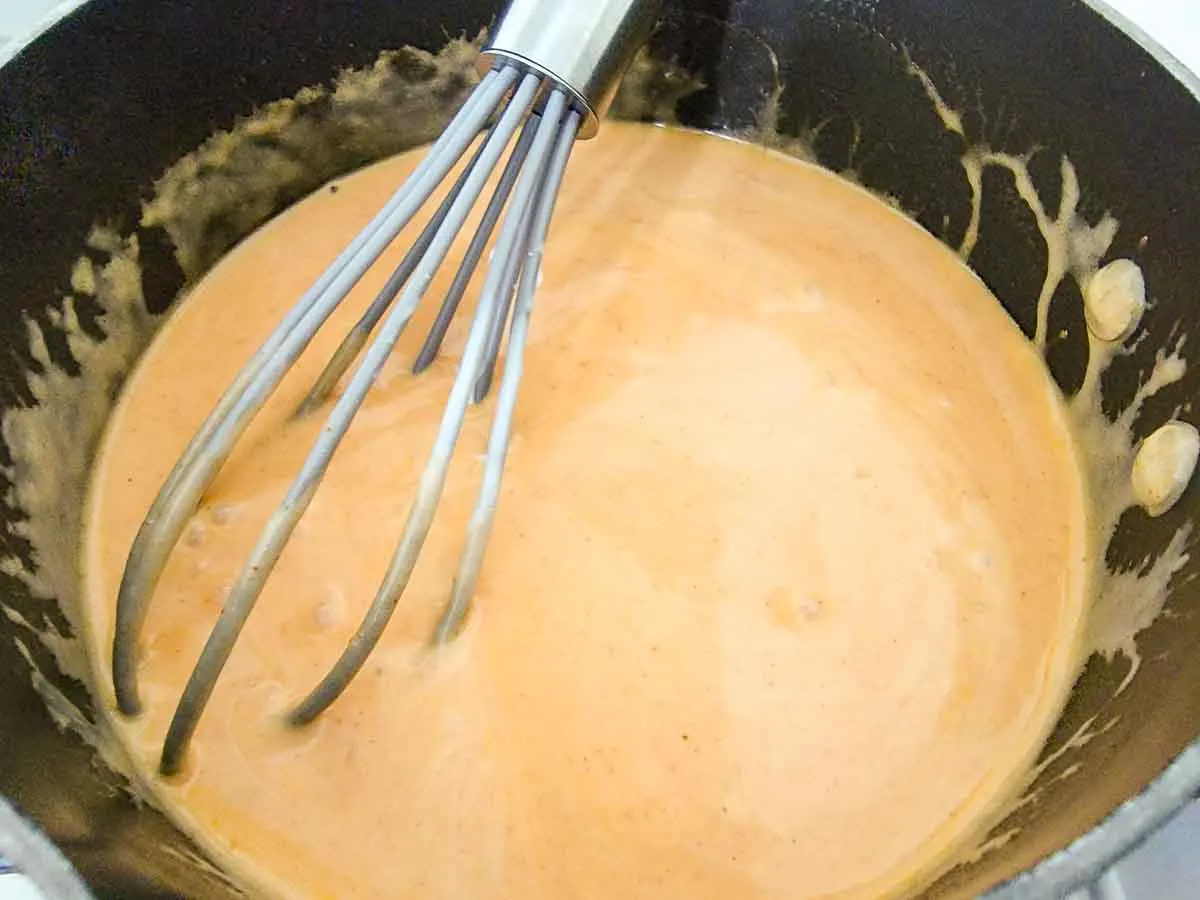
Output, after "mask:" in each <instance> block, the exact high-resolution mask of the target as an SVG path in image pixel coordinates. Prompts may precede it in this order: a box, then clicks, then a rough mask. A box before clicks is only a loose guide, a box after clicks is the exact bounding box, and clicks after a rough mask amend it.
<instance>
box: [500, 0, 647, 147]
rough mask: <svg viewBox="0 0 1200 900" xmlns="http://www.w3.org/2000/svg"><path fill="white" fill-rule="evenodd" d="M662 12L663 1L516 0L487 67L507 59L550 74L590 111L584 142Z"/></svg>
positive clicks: (582, 131)
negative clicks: (496, 61)
mask: <svg viewBox="0 0 1200 900" xmlns="http://www.w3.org/2000/svg"><path fill="white" fill-rule="evenodd" d="M661 10H662V0H512V2H511V3H509V5H508V9H507V10H506V11H505V13H504V16H503V18H502V19H501V21H500V24H499V26H498V27H497V28H496V33H495V36H494V37H493V38H492V40H491V41H490V42H489V44H488V45H487V47H485V48H484V51H483V60H484V65H486V66H488V67H490V66H491V65H492V64H493V63H494V61H495V60H496V59H497V58H502V59H507V60H510V61H513V62H515V63H517V64H518V65H520V66H522V67H524V68H528V69H532V70H533V71H536V72H540V73H541V74H543V75H548V76H550V77H551V78H553V79H554V80H555V81H557V82H558V83H559V84H561V85H562V86H563V87H564V88H566V89H567V90H568V91H570V92H571V93H572V94H574V96H575V99H576V101H577V102H578V103H579V105H580V106H581V107H582V109H583V111H584V112H585V113H586V117H585V119H584V122H583V127H582V128H581V129H580V133H579V136H580V138H583V139H587V138H590V137H594V136H595V135H596V133H597V132H598V131H599V130H600V119H602V118H603V117H604V115H605V113H607V112H608V108H609V106H610V105H611V104H612V101H613V98H614V97H615V96H616V92H617V87H618V85H619V84H620V81H621V76H622V75H624V74H625V69H626V68H628V66H629V63H630V62H631V61H632V59H633V57H634V55H635V54H636V53H637V51H638V49H639V48H640V47H641V46H642V45H643V44H644V43H645V42H646V40H647V39H648V38H649V36H650V32H651V31H652V30H653V28H654V25H655V23H656V22H657V20H658V15H659V13H660V11H661Z"/></svg>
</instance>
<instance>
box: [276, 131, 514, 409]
mask: <svg viewBox="0 0 1200 900" xmlns="http://www.w3.org/2000/svg"><path fill="white" fill-rule="evenodd" d="M494 130H495V126H493V127H492V128H490V129H488V131H487V134H486V135H485V137H484V138H483V140H481V141H480V142H479V146H478V147H477V148H476V150H475V155H474V156H473V157H472V158H471V161H470V162H469V163H467V165H466V166H465V167H464V168H463V171H462V173H461V174H460V175H459V176H458V179H457V180H456V181H455V182H454V186H453V187H452V188H451V189H450V191H449V193H447V195H446V197H445V198H444V199H443V200H442V203H441V205H440V206H439V207H438V209H437V212H435V213H434V214H433V217H432V218H431V219H430V220H429V222H428V223H426V225H425V227H424V228H423V229H422V230H421V234H420V236H419V237H418V238H417V239H416V241H414V242H413V245H412V247H410V248H409V250H408V252H407V253H405V254H404V259H403V260H401V262H400V264H399V265H398V266H396V268H395V270H394V271H393V272H392V274H391V275H390V276H389V277H388V280H387V281H386V282H385V283H384V285H383V287H382V288H380V290H379V293H378V294H377V295H376V296H375V299H374V300H372V301H371V305H370V306H369V307H367V310H366V311H365V312H364V313H363V314H362V316H361V317H360V318H359V320H358V321H357V322H355V323H354V327H353V328H351V329H350V331H349V332H348V333H347V334H346V337H345V338H343V339H342V342H341V344H339V345H338V348H337V350H336V351H335V352H334V354H333V356H332V357H330V360H329V362H328V364H326V366H325V368H324V369H323V370H322V371H321V374H320V376H318V378H317V380H316V381H315V382H313V386H312V387H311V388H310V389H309V392H308V394H307V395H306V396H305V398H304V400H303V401H302V402H301V403H300V405H299V406H298V407H297V409H296V413H295V415H296V418H303V417H304V416H306V415H308V414H309V413H310V412H312V411H313V410H315V409H317V408H319V407H320V406H322V405H323V404H324V403H325V401H326V400H328V399H329V397H330V396H331V395H332V394H333V391H334V389H335V388H336V387H337V385H338V382H339V381H341V379H342V376H343V375H345V374H346V370H347V369H349V368H350V366H351V365H352V364H353V363H354V360H356V359H357V358H358V355H359V354H360V353H361V352H362V349H363V347H365V346H366V343H367V340H368V339H369V338H370V337H371V333H372V332H373V331H374V330H375V326H376V325H378V324H379V320H380V319H382V318H383V314H384V313H385V312H387V310H388V307H390V306H391V304H392V301H394V300H395V299H396V297H397V296H398V295H399V294H400V291H401V289H403V287H404V285H405V284H407V283H408V279H409V278H410V277H411V276H412V274H413V272H415V271H416V269H417V266H418V265H419V264H420V262H421V259H422V257H424V255H425V254H426V253H427V252H428V251H429V246H430V244H432V243H433V239H434V237H435V236H436V235H437V232H438V229H440V228H441V227H442V223H443V222H445V221H446V216H447V215H448V214H449V213H450V209H451V207H452V206H453V205H454V202H455V201H456V200H457V199H458V197H459V195H460V194H462V190H463V187H464V186H465V185H466V183H467V180H468V179H469V178H470V176H471V172H472V171H474V169H475V167H476V166H477V165H478V164H479V159H480V157H481V156H482V155H483V152H484V150H485V149H486V148H487V141H488V139H489V138H490V137H491V135H492V133H493V131H494Z"/></svg>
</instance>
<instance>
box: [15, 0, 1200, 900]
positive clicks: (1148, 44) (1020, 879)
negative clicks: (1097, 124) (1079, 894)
mask: <svg viewBox="0 0 1200 900" xmlns="http://www.w3.org/2000/svg"><path fill="white" fill-rule="evenodd" d="M88 2H90V0H62V2H60V3H59V4H58V5H56V6H55V7H54V8H53V9H52V10H51V11H50V12H49V13H48V14H47V15H46V16H44V17H43V18H42V19H41V20H40V21H38V22H37V23H36V24H35V25H34V26H33V27H32V28H31V29H29V30H28V31H27V32H26V33H25V34H24V35H23V36H21V37H18V38H16V39H15V40H12V41H10V42H9V43H8V44H7V45H6V46H5V47H3V48H0V68H2V67H3V66H4V65H5V64H7V63H9V62H10V61H12V60H13V59H14V58H16V57H17V56H18V55H19V54H20V53H21V51H22V50H23V49H24V48H25V47H27V46H29V45H30V44H31V43H33V42H34V41H35V40H37V39H38V38H39V37H40V36H41V35H42V34H44V33H45V32H46V31H48V30H49V29H51V28H52V27H53V26H54V25H55V24H56V23H58V22H59V21H60V20H62V19H63V18H65V17H66V16H68V15H70V14H71V13H72V12H74V11H75V10H77V9H79V8H80V7H81V6H83V5H84V4H85V3H88ZM1080 2H1082V3H1083V4H1084V5H1085V6H1087V7H1089V8H1091V9H1092V10H1093V11H1094V12H1096V13H1097V14H1098V15H1100V16H1101V17H1103V18H1104V19H1106V20H1107V21H1108V22H1109V23H1110V24H1111V25H1112V26H1113V27H1115V28H1116V29H1117V30H1119V31H1120V32H1122V33H1123V34H1124V35H1125V36H1126V37H1128V38H1129V39H1130V40H1131V41H1133V42H1134V43H1136V44H1137V45H1139V46H1140V47H1141V48H1142V49H1143V50H1144V51H1145V52H1146V53H1148V54H1149V55H1150V56H1151V57H1152V58H1153V59H1154V60H1155V62H1157V63H1158V64H1159V65H1160V66H1161V67H1162V68H1163V69H1165V70H1166V71H1167V72H1168V73H1169V74H1170V75H1171V76H1172V77H1174V78H1175V79H1176V80H1177V81H1178V82H1179V83H1180V84H1182V85H1183V87H1184V88H1186V89H1187V90H1188V91H1189V92H1190V93H1191V94H1192V96H1193V97H1195V98H1196V101H1197V103H1200V76H1198V75H1197V74H1196V73H1194V72H1192V71H1191V70H1190V69H1188V68H1187V66H1185V65H1184V64H1183V63H1182V62H1180V61H1179V60H1178V59H1177V58H1176V57H1175V56H1173V55H1172V54H1171V53H1170V52H1168V51H1167V50H1166V48H1164V47H1163V46H1162V45H1161V44H1159V43H1158V42H1157V41H1156V40H1154V39H1153V38H1152V37H1150V35H1148V34H1147V33H1146V32H1145V31H1144V30H1143V29H1141V28H1140V27H1138V26H1137V25H1136V24H1135V23H1133V22H1132V21H1130V20H1129V19H1128V18H1127V17H1125V16H1124V15H1122V14H1121V13H1119V12H1118V11H1117V10H1115V9H1113V8H1112V7H1111V6H1109V5H1108V4H1107V3H1105V2H1104V0H1080ZM1198 793H1200V736H1198V737H1197V739H1196V740H1195V741H1194V742H1193V743H1192V744H1190V745H1189V746H1188V747H1186V748H1185V749H1184V750H1183V752H1181V753H1180V754H1179V755H1178V756H1177V757H1176V758H1175V759H1174V760H1173V761H1172V762H1171V763H1170V765H1168V766H1167V767H1166V768H1165V769H1164V770H1163V771H1162V772H1161V773H1160V774H1159V775H1158V776H1157V777H1156V778H1155V779H1154V780H1153V781H1151V782H1150V783H1149V784H1147V785H1146V787H1145V788H1143V789H1142V790H1141V791H1140V792H1139V793H1138V794H1137V795H1135V796H1134V797H1132V798H1130V799H1129V800H1127V801H1126V802H1125V803H1123V804H1122V805H1121V806H1119V807H1118V808H1117V809H1116V810H1114V811H1113V812H1112V813H1110V814H1109V815H1108V816H1107V817H1106V818H1105V819H1104V820H1103V821H1101V822H1100V823H1098V824H1096V825H1095V826H1093V827H1092V828H1091V829H1089V830H1088V831H1087V832H1086V833H1084V834H1083V835H1081V836H1080V837H1078V838H1076V839H1075V840H1074V841H1072V842H1071V843H1070V844H1068V845H1067V846H1066V847H1064V848H1062V849H1061V850H1058V851H1056V852H1055V853H1053V854H1051V855H1050V856H1047V857H1046V858H1044V859H1043V860H1041V861H1040V862H1038V863H1037V864H1036V865H1034V866H1033V867H1031V868H1030V869H1028V870H1026V871H1025V872H1022V873H1021V874H1019V875H1016V876H1014V877H1013V878H1012V879H1010V880H1008V881H1006V882H1004V883H1003V884H1000V885H998V886H997V887H995V888H993V889H992V890H991V891H989V892H988V893H987V894H986V895H985V897H986V900H1048V898H1057V897H1062V896H1064V895H1065V894H1068V893H1070V892H1071V891H1073V890H1077V889H1079V888H1082V887H1085V886H1087V885H1089V884H1091V883H1093V882H1094V881H1095V880H1096V879H1097V878H1098V877H1100V876H1101V875H1102V874H1103V873H1104V872H1105V871H1107V870H1108V869H1110V868H1111V867H1112V866H1114V865H1115V864H1116V863H1118V862H1119V861H1120V860H1121V859H1123V858H1124V857H1125V856H1127V855H1128V854H1129V853H1130V852H1131V851H1132V850H1134V849H1135V848H1137V847H1138V846H1139V845H1140V844H1141V843H1143V842H1144V841H1146V840H1147V839H1148V838H1150V837H1151V836H1152V835H1154V834H1155V833H1156V832H1158V831H1159V830H1160V829H1161V828H1162V827H1163V826H1164V825H1165V824H1166V823H1167V822H1168V821H1170V820H1171V819H1172V818H1173V817H1174V816H1175V815H1177V814H1178V813H1179V812H1180V811H1181V810H1182V809H1183V808H1184V807H1185V806H1187V804H1188V803H1189V802H1191V801H1192V800H1194V799H1196V797H1197V794H1198ZM0 848H6V849H8V851H9V853H10V854H12V855H13V856H17V855H18V854H20V856H21V857H23V858H15V859H10V862H13V863H15V864H16V865H17V868H18V870H19V871H21V872H22V873H23V874H24V875H26V876H27V877H28V878H30V879H31V880H32V881H33V883H34V884H35V885H36V886H38V887H39V888H41V889H42V890H43V891H50V892H52V893H50V896H53V897H56V898H58V897H61V898H64V900H86V898H88V896H89V894H88V892H87V889H86V888H85V887H84V886H83V884H82V882H81V881H79V880H78V878H77V877H76V876H74V875H73V874H72V872H71V870H70V867H69V864H68V863H67V861H66V859H65V858H64V857H63V856H62V854H61V853H60V852H59V851H58V849H57V848H55V847H54V846H53V844H51V843H50V842H49V841H48V840H46V839H45V838H44V837H43V836H41V835H40V834H39V833H38V832H37V831H36V829H35V828H33V827H31V825H30V824H29V823H28V822H27V821H26V820H25V819H24V817H22V816H21V815H20V813H19V812H18V811H17V810H16V809H14V808H13V807H12V806H11V805H10V804H9V803H7V802H6V801H5V800H4V798H3V797H2V796H0Z"/></svg>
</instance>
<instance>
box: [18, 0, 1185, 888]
mask: <svg viewBox="0 0 1200 900" xmlns="http://www.w3.org/2000/svg"><path fill="white" fill-rule="evenodd" d="M77 2H78V0H0V48H2V47H3V46H4V44H5V43H6V42H7V41H8V40H10V39H12V38H15V37H19V36H21V35H22V34H24V33H26V32H27V31H29V30H31V29H32V28H34V27H36V26H37V25H38V24H39V23H40V22H42V21H43V20H44V19H45V18H46V16H48V15H49V14H50V13H51V12H52V11H53V10H54V9H55V8H56V7H58V6H60V5H64V4H66V5H74V4H75V3H77ZM1099 2H1101V3H1103V2H1107V4H1108V5H1109V6H1110V7H1112V8H1113V9H1114V10H1116V11H1117V12H1118V13H1120V14H1121V15H1123V16H1124V17H1125V18H1126V19H1128V20H1130V21H1132V22H1133V23H1135V24H1136V25H1138V26H1139V27H1140V28H1141V29H1142V30H1143V31H1145V32H1146V33H1147V34H1148V35H1149V36H1150V37H1151V38H1153V39H1154V40H1156V41H1158V42H1159V43H1160V44H1162V45H1163V46H1164V47H1165V48H1166V49H1167V50H1168V51H1169V52H1170V53H1172V54H1173V55H1174V56H1175V57H1176V59H1178V60H1179V61H1180V62H1181V63H1183V65H1184V66H1186V67H1187V68H1189V69H1191V70H1192V71H1193V72H1198V73H1200V0H1099ZM2 57H3V52H2V50H0V58H2ZM1197 152H1200V148H1198V150H1197ZM3 872H4V865H3V861H2V860H0V900H37V895H36V893H35V892H33V891H32V890H31V888H30V887H29V885H28V884H27V883H25V882H24V879H22V878H21V877H20V876H19V875H5V874H2V873H3ZM1082 896H1083V897H1087V896H1088V895H1087V893H1084V894H1083V895H1082ZM1091 896H1092V897H1093V898H1094V900H1200V805H1197V804H1193V806H1192V807H1191V808H1189V809H1187V810H1185V811H1184V813H1183V814H1182V815H1180V816H1179V817H1178V818H1177V819H1176V820H1175V822H1174V823H1173V824H1172V825H1171V826H1170V827H1168V828H1167V829H1165V830H1164V831H1163V832H1161V833H1160V834H1159V835H1158V836H1156V837H1155V838H1154V839H1153V840H1151V841H1150V842H1149V843H1148V844H1147V845H1146V846H1144V847H1143V848H1142V849H1141V850H1139V851H1137V852H1136V853H1135V854H1134V855H1133V856H1131V857H1130V858H1129V859H1128V860H1126V861H1125V862H1124V863H1122V864H1121V865H1120V866H1119V867H1118V870H1117V872H1116V873H1112V874H1110V876H1109V877H1108V878H1106V879H1105V881H1104V883H1103V884H1102V885H1100V886H1098V887H1097V888H1096V889H1094V890H1093V891H1092V894H1091Z"/></svg>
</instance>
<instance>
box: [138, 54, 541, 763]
mask: <svg viewBox="0 0 1200 900" xmlns="http://www.w3.org/2000/svg"><path fill="white" fill-rule="evenodd" d="M540 88H541V78H540V77H539V76H537V75H526V76H525V78H524V79H523V80H522V82H521V85H520V86H519V87H518V89H517V91H516V92H515V94H514V95H513V98H512V100H511V102H510V103H509V105H508V107H507V108H506V109H505V111H504V113H503V115H502V116H501V118H500V121H499V122H498V123H497V125H496V127H495V128H494V129H493V130H492V132H491V134H490V135H489V136H488V138H487V141H486V142H485V144H484V149H483V152H482V153H481V154H480V155H479V159H478V164H477V165H476V166H475V167H474V168H472V170H471V172H470V175H469V176H468V178H467V180H466V183H465V185H466V186H465V189H464V190H463V191H462V192H461V194H460V195H459V196H458V197H457V198H456V199H455V201H454V203H453V204H451V207H450V210H449V211H448V213H447V215H446V217H445V220H444V221H443V222H442V224H441V226H440V227H439V228H438V229H437V231H436V233H435V235H434V238H433V240H432V241H431V242H430V245H429V248H428V251H427V253H426V254H425V255H424V256H423V257H422V258H421V260H420V263H419V264H418V265H417V267H416V269H415V270H414V272H413V275H412V278H411V280H410V281H409V283H408V284H407V286H406V287H405V288H404V290H403V292H402V293H401V295H400V297H399V299H398V300H397V302H396V303H395V305H394V306H393V307H392V308H391V310H390V312H389V313H388V315H387V318H386V319H385V321H384V324H383V326H382V329H381V330H380V332H379V335H378V336H377V337H376V338H375V340H374V341H373V342H372V343H371V345H370V347H369V348H368V349H367V351H366V355H365V357H364V359H363V361H362V363H361V364H360V366H359V368H358V370H357V371H356V372H355V373H354V376H353V377H352V378H351V380H350V383H349V384H348V385H347V387H346V390H345V392H344V393H343V394H342V395H341V397H339V398H338V401H337V403H336V404H335V405H334V408H333V411H332V412H331V413H330V415H329V418H328V420H327V421H326V423H325V425H324V427H323V428H322V429H321V432H320V434H319V435H318V437H317V440H316V443H315V444H314V445H313V447H312V449H311V451H310V452H309V455H308V457H307V458H306V459H305V461H304V464H303V466H302V467H301V469H300V472H299V474H298V475H297V476H296V478H295V480H294V481H293V483H292V485H291V487H290V488H289V490H288V493H287V495H286V496H285V498H284V500H283V501H282V502H281V503H280V504H279V506H278V507H277V508H276V510H275V511H274V513H273V514H272V515H271V518H270V519H269V520H268V522H267V525H266V527H265V528H264V529H263V532H262V534H261V535H260V537H259V539H258V542H257V543H256V544H255V547H254V549H253V551H252V552H251V554H250V557H249V559H248V560H247V562H246V564H245V566H244V567H243V568H242V570H241V572H240V573H239V575H238V577H237V579H236V581H235V582H234V585H233V587H232V589H231V590H230V592H229V596H228V598H227V599H226V601H225V604H224V606H223V608H222V610H221V613H220V615H219V616H218V618H217V622H216V624H215V625H214V627H213V630H212V632H211V633H210V635H209V638H208V641H207V642H206V644H205V646H204V649H203V651H202V652H201V655H200V659H199V661H198V662H197V664H196V667H195V669H194V670H193V671H192V674H191V676H190V678H189V679H188V682H187V685H186V687H185V688H184V692H183V695H182V697H181V699H180V701H179V704H178V706H177V708H176V711H175V715H174V717H173V718H172V721H171V724H170V727H169V728H168V731H167V738H166V742H165V743H164V747H163V755H162V759H161V765H160V768H161V770H162V771H163V772H164V773H165V774H172V773H174V772H175V771H177V770H178V767H179V764H180V762H181V761H182V757H183V753H184V751H185V750H186V748H187V744H188V742H189V741H190V739H191V737H192V734H193V733H194V731H195V728H196V725H197V724H198V722H199V719H200V715H201V714H202V713H203V711H204V708H205V706H206V705H207V703H208V700H209V698H210V697H211V696H212V691H213V688H214V687H215V685H216V682H217V678H218V677H219V675H220V673H221V671H222V669H223V668H224V666H225V664H226V663H227V662H228V659H229V655H230V653H231V652H232V650H233V646H234V644H235V643H236V642H237V639H238V637H239V635H240V634H241V631H242V629H243V627H244V626H245V623H246V621H247V620H248V619H249V616H250V613H251V612H252V611H253V608H254V605H255V603H256V602H257V600H258V598H259V596H261V593H262V590H263V588H264V586H265V584H266V581H267V579H268V578H269V577H270V574H271V572H272V571H273V570H274V568H275V566H276V564H277V563H278V561H279V558H280V556H281V555H282V554H283V551H284V548H285V547H286V546H287V543H288V541H289V540H290V538H291V536H292V533H293V532H294V531H295V528H296V525H297V524H299V521H300V519H301V517H302V516H303V515H304V513H305V511H306V510H307V509H308V507H309V505H310V504H311V502H312V498H313V496H314V495H315V494H316V491H317V488H318V487H319V485H320V483H321V480H322V478H323V477H324V475H325V473H326V471H327V470H328V468H329V465H330V463H331V461H332V459H333V455H334V453H335V452H336V451H337V448H338V446H339V445H340V444H341V442H342V439H343V438H344V437H345V436H346V433H347V432H348V431H349V429H350V426H351V424H352V422H353V420H354V418H355V416H356V415H357V413H358V411H359V409H360V408H361V406H362V404H363V402H364V401H365V400H366V396H367V394H368V392H369V391H370V389H371V387H372V386H373V385H374V383H375V381H376V379H377V378H378V376H379V373H380V371H381V370H382V368H383V366H384V364H385V363H386V362H387V360H388V358H389V357H390V356H391V354H392V352H393V351H394V350H395V346H396V343H397V341H398V340H399V338H400V336H401V334H402V333H403V332H404V329H405V328H406V327H407V325H408V323H409V321H410V320H411V319H412V316H413V313H414V312H415V311H416V309H417V307H418V305H419V304H420V302H421V300H422V299H423V297H424V295H425V293H426V291H427V290H428V288H429V286H430V284H431V283H432V280H433V276H434V274H435V273H436V272H437V270H438V269H439V268H440V266H441V264H442V263H443V261H444V260H445V258H446V256H447V255H448V254H449V251H450V248H451V246H452V245H453V243H454V241H455V239H456V237H457V236H458V233H459V231H460V230H461V229H462V226H463V224H464V223H465V221H466V219H467V217H468V216H469V215H470V212H471V208H472V207H473V206H474V205H475V202H476V200H477V199H478V197H479V195H480V193H481V192H482V191H483V188H484V187H485V185H486V183H487V181H488V179H489V178H490V177H491V174H492V171H493V170H494V169H495V167H496V165H497V164H498V162H499V160H500V158H501V157H502V155H503V153H504V151H505V149H506V148H507V147H508V144H509V142H510V140H511V139H512V137H513V135H514V134H515V132H516V131H517V129H518V127H520V125H521V122H522V121H523V120H524V119H525V117H526V115H527V114H528V112H529V110H530V108H531V107H532V105H533V102H534V100H535V99H536V98H537V94H538V92H539V90H540Z"/></svg>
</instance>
